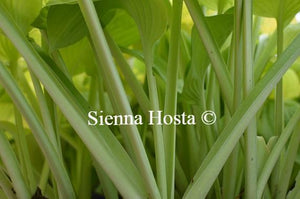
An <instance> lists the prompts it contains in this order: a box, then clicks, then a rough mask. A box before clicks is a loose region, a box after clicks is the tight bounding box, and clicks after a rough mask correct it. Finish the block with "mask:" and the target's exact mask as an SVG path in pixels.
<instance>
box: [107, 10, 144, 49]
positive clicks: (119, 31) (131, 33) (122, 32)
mask: <svg viewBox="0 0 300 199" xmlns="http://www.w3.org/2000/svg"><path fill="white" fill-rule="evenodd" d="M114 12H115V15H114V16H113V18H112V19H111V21H110V22H109V23H108V24H107V25H106V26H105V30H106V31H107V32H108V33H109V35H110V36H111V37H112V39H113V40H114V41H115V42H116V43H117V44H118V45H120V46H123V47H126V46H129V45H132V44H134V43H136V42H137V41H139V39H140V36H139V32H138V29H137V27H136V24H135V22H134V20H133V19H132V18H131V16H129V15H128V13H127V12H126V11H125V10H121V9H117V10H114ZM107 14H109V13H107Z"/></svg>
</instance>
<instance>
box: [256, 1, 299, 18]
mask: <svg viewBox="0 0 300 199" xmlns="http://www.w3.org/2000/svg"><path fill="white" fill-rule="evenodd" d="M280 1H282V0H254V1H253V6H254V14H256V15H259V16H263V17H271V18H278V17H279V14H280V12H283V20H284V21H289V20H291V19H292V18H293V17H294V16H295V14H296V13H297V12H299V11H300V0H284V1H282V2H283V5H281V3H280Z"/></svg>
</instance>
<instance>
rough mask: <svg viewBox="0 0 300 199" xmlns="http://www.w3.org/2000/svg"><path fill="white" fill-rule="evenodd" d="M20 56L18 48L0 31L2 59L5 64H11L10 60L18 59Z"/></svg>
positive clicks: (0, 54)
mask: <svg viewBox="0 0 300 199" xmlns="http://www.w3.org/2000/svg"><path fill="white" fill-rule="evenodd" d="M18 57H19V53H18V51H17V49H16V48H15V47H14V46H13V45H12V43H11V42H10V41H9V40H8V39H7V37H6V36H5V35H4V34H3V33H2V32H0V60H1V61H2V62H3V63H4V64H5V65H9V64H10V62H12V61H16V60H17V59H18Z"/></svg>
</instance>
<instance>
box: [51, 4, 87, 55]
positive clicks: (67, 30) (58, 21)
mask: <svg viewBox="0 0 300 199" xmlns="http://www.w3.org/2000/svg"><path fill="white" fill-rule="evenodd" d="M47 33H48V39H49V48H50V51H53V50H55V49H58V48H63V47H66V46H68V45H71V44H73V43H75V42H77V41H79V40H80V39H82V38H83V37H84V36H85V35H86V34H87V28H86V25H85V22H84V19H83V16H82V14H81V11H80V8H79V6H78V5H76V4H74V5H65V4H63V5H57V6H51V7H50V8H49V11H48V17H47Z"/></svg>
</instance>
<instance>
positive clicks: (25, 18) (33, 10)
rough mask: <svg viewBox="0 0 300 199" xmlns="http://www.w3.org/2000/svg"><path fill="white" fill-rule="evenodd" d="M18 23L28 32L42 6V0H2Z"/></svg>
mask: <svg viewBox="0 0 300 199" xmlns="http://www.w3.org/2000/svg"><path fill="white" fill-rule="evenodd" d="M0 6H3V7H4V8H6V9H7V11H8V12H9V13H10V15H11V16H12V17H13V19H14V20H15V21H16V23H17V25H18V26H19V27H20V28H21V30H23V31H24V33H26V32H27V31H28V30H29V28H30V24H31V23H32V22H33V21H34V19H35V18H36V17H37V16H38V14H39V12H40V9H41V8H42V0H1V1H0Z"/></svg>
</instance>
